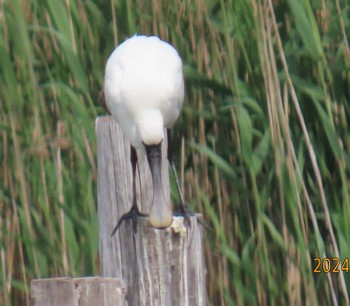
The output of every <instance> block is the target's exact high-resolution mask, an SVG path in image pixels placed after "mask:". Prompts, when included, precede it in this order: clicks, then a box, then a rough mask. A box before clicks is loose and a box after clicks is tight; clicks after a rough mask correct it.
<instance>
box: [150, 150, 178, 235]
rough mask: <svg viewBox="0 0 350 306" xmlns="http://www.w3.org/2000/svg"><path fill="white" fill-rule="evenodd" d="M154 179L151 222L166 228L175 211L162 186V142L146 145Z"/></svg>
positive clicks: (158, 226)
mask: <svg viewBox="0 0 350 306" xmlns="http://www.w3.org/2000/svg"><path fill="white" fill-rule="evenodd" d="M145 148H146V154H147V160H148V164H149V167H150V170H151V174H152V181H153V201H152V207H151V211H150V213H149V223H150V224H151V226H153V227H156V228H166V227H168V226H169V225H170V224H171V223H172V221H173V211H172V208H171V206H170V203H168V202H167V201H166V198H165V195H164V191H163V186H162V143H159V144H157V145H145Z"/></svg>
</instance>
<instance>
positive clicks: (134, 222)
mask: <svg viewBox="0 0 350 306" xmlns="http://www.w3.org/2000/svg"><path fill="white" fill-rule="evenodd" d="M147 216H148V215H146V214H143V213H142V212H140V211H139V210H138V208H137V207H136V208H135V207H132V208H131V209H130V210H129V211H128V212H127V213H125V214H124V215H122V216H121V217H120V219H119V221H118V223H117V225H116V226H115V227H114V229H113V232H112V234H111V236H113V235H114V234H115V233H116V231H117V230H118V228H119V227H120V225H121V224H122V223H123V221H127V220H129V219H131V220H132V226H133V229H134V233H135V234H136V233H137V218H138V217H147Z"/></svg>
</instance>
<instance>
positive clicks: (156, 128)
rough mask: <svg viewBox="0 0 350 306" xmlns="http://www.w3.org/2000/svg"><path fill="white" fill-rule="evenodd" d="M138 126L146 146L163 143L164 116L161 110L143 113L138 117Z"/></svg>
mask: <svg viewBox="0 0 350 306" xmlns="http://www.w3.org/2000/svg"><path fill="white" fill-rule="evenodd" d="M136 125H137V129H138V133H139V135H140V137H141V141H142V143H143V144H144V145H157V144H160V143H161V142H162V141H163V139H164V124H163V116H162V114H161V112H160V111H159V110H154V109H151V110H144V111H142V112H141V113H140V114H139V115H138V116H137V117H136Z"/></svg>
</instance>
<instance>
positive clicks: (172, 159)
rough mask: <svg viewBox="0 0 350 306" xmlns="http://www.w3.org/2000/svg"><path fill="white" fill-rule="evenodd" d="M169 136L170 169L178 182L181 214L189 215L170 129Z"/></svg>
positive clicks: (168, 130)
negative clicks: (178, 174) (178, 173)
mask: <svg viewBox="0 0 350 306" xmlns="http://www.w3.org/2000/svg"><path fill="white" fill-rule="evenodd" d="M167 136H168V161H169V164H170V167H171V169H172V171H173V174H174V178H175V182H176V188H177V192H178V194H179V199H180V212H181V213H183V214H187V213H188V209H187V204H186V203H185V200H184V196H183V194H182V191H181V188H180V181H179V177H178V176H177V171H176V164H175V157H174V154H173V150H172V144H171V132H170V129H167Z"/></svg>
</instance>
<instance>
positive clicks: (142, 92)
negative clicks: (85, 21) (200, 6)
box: [104, 35, 184, 147]
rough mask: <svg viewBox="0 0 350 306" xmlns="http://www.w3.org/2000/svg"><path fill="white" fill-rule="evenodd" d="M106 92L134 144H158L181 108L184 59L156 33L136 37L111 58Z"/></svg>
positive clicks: (122, 45)
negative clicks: (155, 34) (164, 128)
mask: <svg viewBox="0 0 350 306" xmlns="http://www.w3.org/2000/svg"><path fill="white" fill-rule="evenodd" d="M104 91H105V99H106V103H107V106H108V108H109V110H110V111H111V113H112V116H113V117H114V119H115V120H116V121H117V122H118V123H119V125H120V127H121V128H122V130H123V132H124V133H125V135H126V136H127V138H128V139H129V140H130V142H131V144H132V145H133V146H134V147H139V146H140V145H141V143H142V142H143V143H144V144H148V145H150V144H158V143H159V142H161V141H162V139H163V137H164V135H163V127H168V128H170V127H172V125H173V124H174V122H175V121H176V119H177V117H178V116H179V112H180V109H181V107H182V103H183V99H184V81H183V75H182V61H181V58H180V57H179V55H178V53H177V51H176V50H175V49H174V48H173V47H172V46H171V45H170V44H168V43H166V42H164V41H162V40H160V39H159V38H158V37H156V36H151V37H147V36H143V35H136V36H133V37H131V38H129V39H127V40H126V41H125V42H123V43H122V44H120V45H119V46H118V47H117V48H116V49H115V50H114V51H113V53H112V55H111V56H110V58H109V59H108V62H107V65H106V73H105V87H104Z"/></svg>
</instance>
